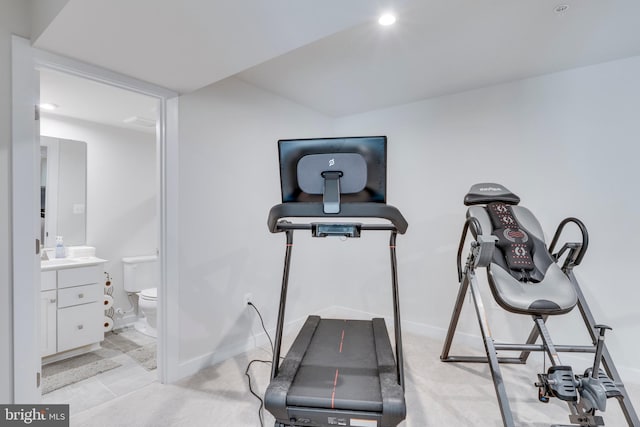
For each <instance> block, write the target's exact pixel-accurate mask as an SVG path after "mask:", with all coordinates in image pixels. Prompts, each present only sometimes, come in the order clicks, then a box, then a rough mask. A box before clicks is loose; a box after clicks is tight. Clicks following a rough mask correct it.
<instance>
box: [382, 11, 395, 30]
mask: <svg viewBox="0 0 640 427" xmlns="http://www.w3.org/2000/svg"><path fill="white" fill-rule="evenodd" d="M395 22H396V17H395V15H393V14H391V13H385V14H384V15H382V16H380V18H379V19H378V24H380V25H384V26H385V27H386V26H389V25H393V24H395Z"/></svg>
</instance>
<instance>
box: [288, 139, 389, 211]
mask: <svg viewBox="0 0 640 427" xmlns="http://www.w3.org/2000/svg"><path fill="white" fill-rule="evenodd" d="M386 149H387V137H386V136H358V137H346V138H314V139H283V140H280V141H278V152H279V156H280V184H281V190H282V202H283V203H289V202H322V201H323V192H324V191H325V190H324V188H325V185H326V184H327V182H328V180H329V181H330V180H332V179H333V180H336V181H338V185H339V186H338V187H337V188H338V190H337V191H338V193H339V202H340V203H349V202H376V203H386V187H387V182H386V180H387V174H386V163H387V150H386ZM325 205H326V199H325Z"/></svg>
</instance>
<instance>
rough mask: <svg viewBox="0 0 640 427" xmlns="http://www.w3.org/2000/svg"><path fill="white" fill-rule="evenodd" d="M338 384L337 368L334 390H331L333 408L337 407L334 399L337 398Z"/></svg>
mask: <svg viewBox="0 0 640 427" xmlns="http://www.w3.org/2000/svg"><path fill="white" fill-rule="evenodd" d="M337 385H338V370H337V369H336V376H335V378H334V379H333V391H332V392H331V409H335V406H334V404H333V401H334V399H335V398H336V386H337Z"/></svg>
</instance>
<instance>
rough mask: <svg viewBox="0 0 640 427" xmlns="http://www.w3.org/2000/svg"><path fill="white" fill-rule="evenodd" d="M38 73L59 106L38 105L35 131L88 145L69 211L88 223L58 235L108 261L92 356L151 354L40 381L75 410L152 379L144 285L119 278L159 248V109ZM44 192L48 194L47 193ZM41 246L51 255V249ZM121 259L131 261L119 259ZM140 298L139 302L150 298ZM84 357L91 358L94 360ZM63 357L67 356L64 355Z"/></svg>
mask: <svg viewBox="0 0 640 427" xmlns="http://www.w3.org/2000/svg"><path fill="white" fill-rule="evenodd" d="M40 79H41V97H40V99H41V102H43V103H44V102H47V103H53V104H56V107H57V108H56V109H55V110H52V111H51V110H44V109H41V120H40V134H41V136H42V137H43V141H49V142H50V141H54V142H55V141H57V142H59V143H60V144H68V143H69V142H68V140H70V141H81V142H82V143H84V145H85V146H86V166H85V169H86V200H85V201H84V208H81V207H80V206H75V207H74V213H75V215H74V217H75V218H77V220H78V222H80V223H81V222H82V221H84V222H85V224H86V226H85V227H84V231H85V235H84V236H82V235H81V236H79V237H76V238H72V237H71V236H69V237H68V238H66V237H65V236H64V235H62V239H63V241H64V244H65V246H85V245H86V246H89V247H92V248H95V256H96V257H98V258H100V259H103V260H106V262H105V263H104V264H101V266H102V268H103V270H104V273H103V276H102V277H101V283H102V284H103V285H105V288H104V289H105V294H109V298H106V299H105V301H104V304H106V305H105V307H106V308H111V309H112V310H108V311H105V316H108V315H110V316H109V317H107V318H105V319H104V320H105V326H104V331H105V335H104V337H105V341H104V342H103V343H102V347H103V349H101V350H98V351H97V352H93V353H94V356H95V357H96V358H97V357H100V356H102V357H104V356H105V355H104V354H101V353H99V352H100V351H103V353H104V348H108V347H109V346H110V345H111V347H114V346H115V347H118V346H119V347H120V350H122V351H123V352H126V351H133V350H136V351H137V353H138V354H141V352H140V350H148V352H149V354H151V353H153V354H152V356H153V360H152V361H149V360H148V359H149V357H147V359H145V360H143V362H145V363H146V365H143V366H144V368H145V369H142V368H140V367H139V366H134V365H133V364H127V363H122V361H123V360H124V358H123V357H122V356H120V359H118V360H119V361H120V362H121V363H119V365H120V366H118V367H115V368H114V367H112V366H114V364H110V365H108V368H109V371H108V372H104V373H102V374H99V375H97V376H92V377H89V378H84V379H81V380H80V381H77V380H78V378H74V379H68V380H66V381H67V382H68V381H73V383H71V384H67V385H65V386H61V385H60V384H57V385H56V386H54V387H43V393H46V392H48V391H50V393H47V394H44V397H43V400H44V401H47V402H51V403H55V402H56V401H57V400H60V401H63V400H64V401H69V400H70V399H71V400H73V399H76V400H77V402H78V403H77V404H76V405H77V408H78V409H79V410H80V409H81V408H87V407H90V406H92V405H95V404H96V403H97V402H100V401H104V400H105V399H108V398H111V397H113V396H115V395H119V394H123V393H126V392H128V391H131V390H132V389H135V388H137V387H139V386H141V385H144V384H147V383H148V382H150V381H154V380H156V378H157V371H156V370H155V369H154V368H155V351H154V350H155V337H153V335H155V331H153V330H152V329H151V328H146V330H145V326H148V324H149V323H148V322H146V320H145V319H144V315H143V314H141V313H140V310H139V308H138V303H139V300H141V299H145V298H141V294H143V292H134V291H141V290H142V289H141V288H139V287H136V286H138V285H132V287H127V288H128V289H129V291H131V292H127V291H125V284H124V276H125V273H124V272H125V270H126V269H128V271H135V270H137V269H136V267H137V266H138V265H137V259H135V258H134V259H131V258H132V257H139V256H146V257H147V259H148V258H149V257H150V256H155V255H156V254H157V248H158V214H157V211H158V207H157V204H158V202H157V191H158V172H157V154H156V153H157V150H156V137H155V131H156V129H155V120H154V119H153V118H154V117H155V115H156V114H157V113H156V105H155V103H156V101H155V99H153V98H149V97H146V96H144V95H140V94H136V93H133V92H129V91H125V90H123V89H119V88H114V87H111V86H106V85H103V84H99V83H95V82H91V81H88V80H85V79H82V78H79V77H75V76H70V75H66V74H63V73H59V72H54V71H50V70H42V71H41V77H40ZM76 144H79V143H77V142H76ZM79 145H83V144H79ZM47 163H49V166H53V165H51V163H52V159H47ZM59 191H60V188H58V192H59ZM46 197H48V198H51V197H52V196H51V194H47V196H46ZM78 205H82V203H78ZM45 216H46V215H45ZM45 222H46V220H45ZM80 228H83V227H80ZM47 231H48V230H45V233H46V232H47ZM59 234H62V233H59ZM44 237H45V238H44V240H43V241H44V242H45V245H46V248H51V247H52V246H53V245H54V244H55V236H53V235H49V236H44ZM67 249H68V248H67ZM45 252H46V253H47V254H49V255H51V256H52V257H55V252H54V251H49V250H47V251H45ZM123 258H125V259H128V260H129V262H128V263H123ZM125 265H127V267H125ZM140 266H142V268H140V269H139V271H140V272H144V270H149V274H150V275H153V274H154V273H156V272H157V271H158V269H159V266H158V263H157V262H145V263H143V264H140ZM131 267H133V268H131ZM154 270H155V271H154ZM129 276H130V275H129ZM152 281H153V279H151V278H150V279H148V280H147V281H146V283H145V286H144V287H145V289H146V288H152V287H153V286H152V285H151V284H150V282H152ZM151 299H152V298H151ZM145 300H146V301H144V302H143V305H145V304H147V302H148V300H149V298H146V299H145ZM101 303H102V301H101ZM151 304H155V302H153V301H152V302H151ZM147 305H148V304H147ZM151 311H153V310H151ZM111 330H112V331H111ZM139 330H142V333H140V332H138V331H139ZM109 331H111V332H109ZM118 335H119V336H118ZM131 340H133V341H131ZM114 343H115V344H114ZM138 347H139V348H138ZM151 348H153V351H151V350H150V349H151ZM131 354H136V353H131ZM54 356H55V355H54ZM54 356H49V357H47V358H45V359H43V361H44V362H45V363H48V362H50V361H54V363H62V362H55V359H56V358H55V357H54ZM147 356H148V355H147ZM79 357H80V356H79ZM87 360H88V361H90V362H91V363H93V364H94V365H95V364H96V363H98V362H95V361H94V360H91V359H87ZM114 360H116V359H114ZM65 362H69V363H71V362H73V361H72V359H71V358H67V359H66V360H65ZM81 363H82V362H81V361H78V362H77V364H81ZM100 363H102V362H100ZM51 366H53V364H52V365H51ZM74 368H77V366H76V367H74ZM99 370H100V369H98V371H99ZM46 372H47V369H46V365H45V369H44V370H43V382H44V384H47V383H46V381H47V378H46ZM86 375H88V374H86V373H85V374H84V375H81V377H80V378H82V377H83V376H86ZM101 376H102V380H101V379H100V378H101ZM55 387H59V388H55ZM52 388H53V390H52Z"/></svg>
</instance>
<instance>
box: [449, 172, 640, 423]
mask: <svg viewBox="0 0 640 427" xmlns="http://www.w3.org/2000/svg"><path fill="white" fill-rule="evenodd" d="M519 202H520V198H519V197H518V196H516V195H515V194H513V193H511V192H510V191H509V190H507V189H506V188H505V187H504V186H502V185H498V184H491V183H487V184H476V185H474V186H472V187H471V190H469V193H468V194H467V195H466V196H465V200H464V203H465V205H467V206H469V209H468V211H467V220H466V222H465V225H464V230H463V232H462V237H461V240H460V246H459V248H458V279H459V282H460V289H459V292H458V297H457V300H456V303H455V307H454V311H453V315H452V318H451V322H450V324H449V330H448V333H447V337H446V339H445V343H444V347H443V350H442V355H441V360H442V361H444V362H480V363H488V364H489V367H490V370H491V375H492V377H493V382H494V386H495V390H496V394H497V397H498V403H499V406H500V411H501V414H502V420H503V423H504V425H505V426H507V427H511V426H514V425H515V423H514V417H513V414H512V412H511V409H510V406H509V401H508V397H507V391H506V388H505V384H504V381H503V377H502V373H501V371H500V364H501V363H517V364H525V363H526V362H527V359H528V357H529V354H530V353H531V352H532V351H544V352H546V353H547V355H548V356H549V359H550V361H551V367H550V368H549V370H548V371H547V372H546V373H542V374H538V381H537V382H536V383H535V385H536V386H537V387H538V389H539V393H538V397H539V400H540V401H541V402H545V403H546V402H548V401H549V399H550V398H551V397H557V398H559V399H561V400H563V401H566V402H567V404H568V406H569V410H570V415H569V421H570V423H571V424H570V425H572V426H585V427H586V426H589V427H591V426H600V425H604V420H603V418H602V417H601V416H599V415H596V411H604V410H605V408H606V403H607V399H609V398H612V397H615V398H617V400H618V402H619V403H620V406H621V409H622V411H623V413H624V416H625V418H626V421H627V422H628V424H629V426H633V427H640V421H638V416H637V414H636V412H635V410H634V409H633V406H632V404H631V401H630V399H629V398H628V396H627V393H626V390H625V387H624V384H623V383H622V381H621V380H620V376H619V375H618V372H617V370H616V368H615V365H614V363H613V360H612V358H611V356H610V354H609V352H608V351H607V347H606V346H605V344H604V333H605V330H606V329H611V328H609V327H608V326H605V325H597V324H596V323H595V321H594V319H593V315H592V314H591V311H590V310H589V307H588V305H587V303H586V300H585V298H584V295H583V294H582V291H581V289H580V286H579V285H578V282H577V280H576V278H575V276H574V274H573V268H574V267H575V266H577V265H579V264H580V262H581V261H582V258H583V257H584V254H585V251H586V249H587V246H588V234H587V230H586V228H585V226H584V224H583V223H582V222H581V221H580V220H578V219H576V218H567V219H565V220H564V221H562V222H561V223H560V225H559V226H558V229H557V230H556V233H555V235H554V237H553V240H552V241H551V245H550V247H549V248H548V249H547V247H546V244H545V241H544V234H543V232H542V228H541V226H540V224H539V223H538V221H537V220H536V218H535V217H534V216H533V214H532V213H531V212H530V211H529V210H528V209H527V208H525V207H522V206H518V203H519ZM569 223H573V224H575V225H576V226H577V227H578V228H579V229H580V232H581V234H582V242H580V243H566V244H564V245H563V246H562V248H561V249H560V250H559V251H558V252H557V253H554V252H553V251H554V248H555V246H556V243H557V242H558V239H559V237H560V235H561V233H562V231H563V229H564V227H565V225H567V224H569ZM469 230H471V234H472V235H473V237H474V238H475V240H473V241H472V242H471V245H470V250H469V254H468V257H467V260H466V263H465V265H464V267H463V266H462V252H463V248H464V244H465V240H466V237H467V232H468V231H469ZM563 256H564V258H563ZM561 259H564V263H563V265H562V266H560V265H559V264H558V262H559V261H560V260H561ZM477 268H486V270H487V277H488V283H489V288H490V290H491V293H492V295H493V297H494V299H495V300H496V302H497V303H498V305H499V306H500V307H502V308H504V309H505V310H507V311H509V312H512V313H518V314H525V315H529V316H531V317H532V319H533V321H534V324H535V326H534V327H533V329H532V330H531V332H530V334H529V337H528V338H527V341H526V343H525V344H502V343H496V342H495V341H494V339H493V337H492V336H491V332H490V329H489V324H488V319H487V316H486V313H485V310H484V305H483V303H482V298H481V294H480V290H479V286H478V280H477V277H476V269H477ZM467 291H470V292H471V295H472V297H473V302H474V306H475V310H476V314H477V316H478V321H479V323H480V331H481V333H482V337H483V339H484V346H485V350H486V353H487V356H486V357H477V356H451V355H450V354H449V352H450V349H451V344H452V341H453V337H454V335H455V331H456V327H457V324H458V319H459V317H460V313H461V311H462V306H463V303H464V299H465V295H466V293H467ZM575 306H578V308H579V310H580V313H581V315H582V319H583V320H584V323H585V325H586V327H587V329H588V331H589V334H590V336H591V338H592V341H593V345H592V346H576V345H554V344H553V342H552V341H551V337H550V336H549V332H548V330H547V328H546V324H545V322H546V320H547V318H548V317H549V316H554V315H561V314H565V313H568V312H569V311H571V310H572V309H573V308H574V307H575ZM538 338H541V344H536V342H537V341H538ZM498 351H516V352H520V355H519V356H518V357H505V356H499V355H498V353H497V352H498ZM558 352H578V353H594V354H595V355H594V362H593V366H592V367H591V368H589V369H587V370H586V371H585V372H584V373H583V374H581V375H574V373H573V370H572V368H571V367H570V366H567V365H563V364H562V362H561V361H560V358H559V356H558ZM600 365H602V367H603V369H601V368H600Z"/></svg>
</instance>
